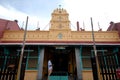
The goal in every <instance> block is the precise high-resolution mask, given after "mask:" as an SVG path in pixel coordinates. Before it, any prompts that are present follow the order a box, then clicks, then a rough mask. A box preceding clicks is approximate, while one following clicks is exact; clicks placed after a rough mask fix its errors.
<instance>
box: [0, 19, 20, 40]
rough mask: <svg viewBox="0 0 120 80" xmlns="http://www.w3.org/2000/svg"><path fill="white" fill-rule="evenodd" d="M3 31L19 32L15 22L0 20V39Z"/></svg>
mask: <svg viewBox="0 0 120 80" xmlns="http://www.w3.org/2000/svg"><path fill="white" fill-rule="evenodd" d="M5 30H20V27H19V26H18V24H17V22H16V21H10V20H5V19H0V38H1V37H2V35H3V32H4V31H5Z"/></svg>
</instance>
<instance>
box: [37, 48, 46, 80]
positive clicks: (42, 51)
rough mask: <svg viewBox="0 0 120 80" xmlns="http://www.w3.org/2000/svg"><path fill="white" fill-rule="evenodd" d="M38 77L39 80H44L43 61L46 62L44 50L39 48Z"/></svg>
mask: <svg viewBox="0 0 120 80" xmlns="http://www.w3.org/2000/svg"><path fill="white" fill-rule="evenodd" d="M38 54H39V56H38V74H37V75H38V76H37V80H42V72H43V60H44V48H43V47H39V46H38Z"/></svg>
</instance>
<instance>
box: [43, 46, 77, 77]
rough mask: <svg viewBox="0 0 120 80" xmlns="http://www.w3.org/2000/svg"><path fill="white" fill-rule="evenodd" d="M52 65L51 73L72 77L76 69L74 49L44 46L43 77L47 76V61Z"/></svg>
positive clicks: (70, 47) (71, 47)
mask: <svg viewBox="0 0 120 80" xmlns="http://www.w3.org/2000/svg"><path fill="white" fill-rule="evenodd" d="M49 58H50V59H51V61H52V64H53V71H52V73H59V72H60V73H67V74H68V75H69V76H70V77H72V78H73V77H74V75H75V68H76V59H75V47H73V46H46V47H45V55H44V65H43V66H44V67H43V76H47V74H48V73H47V72H48V70H47V69H48V68H47V64H48V60H49Z"/></svg>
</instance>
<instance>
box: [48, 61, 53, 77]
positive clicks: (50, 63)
mask: <svg viewBox="0 0 120 80" xmlns="http://www.w3.org/2000/svg"><path fill="white" fill-rule="evenodd" d="M52 70H53V66H52V62H51V60H48V76H50V75H51V73H52Z"/></svg>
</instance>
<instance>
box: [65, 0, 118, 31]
mask: <svg viewBox="0 0 120 80" xmlns="http://www.w3.org/2000/svg"><path fill="white" fill-rule="evenodd" d="M63 3H64V5H63V6H64V8H65V9H67V11H68V13H69V16H70V20H71V23H73V24H75V23H76V22H77V21H79V22H80V25H81V27H83V22H84V23H85V28H86V29H87V30H91V23H90V17H92V18H93V23H94V28H95V30H98V22H99V24H100V27H101V28H102V29H103V30H107V28H108V26H109V22H110V21H114V22H119V21H120V18H119V17H120V15H119V14H120V11H119V7H120V5H119V0H64V2H63Z"/></svg>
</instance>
